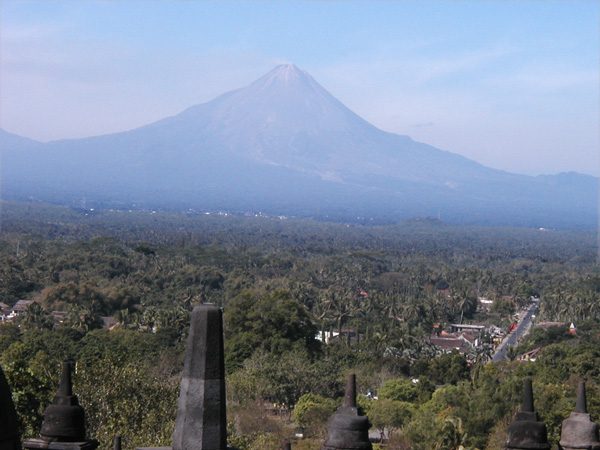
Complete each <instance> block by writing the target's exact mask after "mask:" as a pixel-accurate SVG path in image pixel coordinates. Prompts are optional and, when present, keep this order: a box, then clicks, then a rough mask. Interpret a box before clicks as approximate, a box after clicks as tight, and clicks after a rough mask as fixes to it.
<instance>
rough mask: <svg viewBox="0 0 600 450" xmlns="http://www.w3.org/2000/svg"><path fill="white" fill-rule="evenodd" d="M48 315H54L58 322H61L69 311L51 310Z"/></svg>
mask: <svg viewBox="0 0 600 450" xmlns="http://www.w3.org/2000/svg"><path fill="white" fill-rule="evenodd" d="M50 315H51V316H52V317H54V318H55V319H56V321H57V322H58V323H63V322H64V320H65V319H66V318H67V316H68V315H69V313H68V312H66V311H52V312H51V313H50Z"/></svg>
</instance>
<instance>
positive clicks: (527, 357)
mask: <svg viewBox="0 0 600 450" xmlns="http://www.w3.org/2000/svg"><path fill="white" fill-rule="evenodd" d="M543 349H544V347H538V348H534V349H533V350H531V351H528V352H527V353H523V354H522V355H520V356H518V357H517V359H518V360H519V361H535V359H536V357H537V355H538V353H539V352H541V351H542V350H543Z"/></svg>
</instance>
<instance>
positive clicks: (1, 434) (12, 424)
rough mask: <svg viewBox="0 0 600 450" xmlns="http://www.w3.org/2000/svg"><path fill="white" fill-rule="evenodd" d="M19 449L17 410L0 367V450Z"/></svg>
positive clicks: (19, 437)
mask: <svg viewBox="0 0 600 450" xmlns="http://www.w3.org/2000/svg"><path fill="white" fill-rule="evenodd" d="M20 449H21V436H20V435H19V429H18V420H17V412H16V411H15V405H14V403H13V400H12V394H11V392H10V387H9V386H8V382H7V381H6V377H5V376H4V371H3V370H2V367H0V450H20Z"/></svg>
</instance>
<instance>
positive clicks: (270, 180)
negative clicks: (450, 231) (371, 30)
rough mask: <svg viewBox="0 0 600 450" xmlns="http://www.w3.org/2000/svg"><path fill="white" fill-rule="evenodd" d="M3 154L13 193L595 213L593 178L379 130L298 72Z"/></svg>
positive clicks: (282, 209) (304, 211) (352, 211)
mask: <svg viewBox="0 0 600 450" xmlns="http://www.w3.org/2000/svg"><path fill="white" fill-rule="evenodd" d="M0 145H2V174H3V176H2V186H3V192H4V194H5V196H6V195H8V196H9V197H11V196H12V197H14V198H23V197H27V196H35V197H37V198H42V199H45V200H57V201H69V200H70V199H71V200H72V199H77V198H80V197H82V196H85V197H87V198H88V199H89V200H94V201H97V202H103V204H129V203H132V202H135V203H138V204H144V205H149V206H154V207H161V206H163V207H164V206H165V205H168V206H172V207H201V208H207V209H210V208H224V209H239V210H252V211H254V210H263V211H269V212H272V213H276V214H296V215H313V216H315V215H316V216H320V217H323V216H328V217H335V218H338V219H342V220H350V219H353V218H356V217H357V216H368V217H373V218H375V219H378V220H398V219H404V218H407V217H411V216H416V215H435V216H437V215H440V214H441V215H443V217H444V218H445V219H447V220H451V221H455V222H462V223H486V224H494V223H496V224H520V225H528V226H544V227H550V226H578V227H582V226H594V224H595V223H596V222H595V220H596V215H597V210H596V206H597V197H598V192H597V184H598V179H597V178H595V177H587V178H585V177H583V176H581V175H577V174H568V175H565V176H547V177H528V176H522V175H514V174H510V173H507V172H503V171H498V170H494V169H490V168H487V167H484V166H482V165H480V164H478V163H476V162H474V161H471V160H468V159H466V158H464V157H462V156H459V155H455V154H452V153H449V152H445V151H442V150H439V149H437V148H434V147H431V146H429V145H426V144H422V143H418V142H415V141H413V140H412V139H410V138H409V137H408V136H399V135H396V134H392V133H387V132H384V131H382V130H379V129H378V128H376V127H374V126H373V125H371V124H369V123H368V122H366V121H365V120H363V119H362V118H360V117H359V116H357V115H356V114H354V113H353V112H352V111H350V110H349V109H348V108H346V107H345V106H344V105H343V104H342V103H341V102H339V101H338V100H337V99H335V98H334V97H333V96H332V95H331V94H330V93H328V92H327V91H326V90H325V89H324V88H323V87H321V86H320V85H319V84H318V83H317V82H316V81H315V80H314V79H313V78H312V77H311V76H310V75H308V74H307V73H306V72H304V71H301V70H299V69H298V68H297V67H296V66H294V65H282V66H278V67H276V68H275V69H274V70H272V71H271V72H269V73H268V74H266V75H264V76H263V77H261V78H259V79H258V80H256V81H255V82H254V83H252V84H250V85H249V86H247V87H245V88H242V89H238V90H235V91H231V92H228V93H225V94H223V95H221V96H219V97H217V98H215V99H214V100H212V101H210V102H208V103H205V104H201V105H196V106H193V107H191V108H188V109H187V110H185V111H183V112H182V113H180V114H178V115H176V116H173V117H169V118H166V119H163V120H160V121H157V122H155V123H152V124H150V125H147V126H144V127H141V128H137V129H134V130H131V131H127V132H122V133H116V134H111V135H105V136H97V137H91V138H86V139H73V140H61V141H54V142H50V143H46V144H42V143H39V142H35V141H31V140H27V139H25V138H19V137H16V136H14V135H10V134H9V133H6V132H3V134H2V135H1V136H0ZM594 187H595V188H594ZM571 216H572V217H571Z"/></svg>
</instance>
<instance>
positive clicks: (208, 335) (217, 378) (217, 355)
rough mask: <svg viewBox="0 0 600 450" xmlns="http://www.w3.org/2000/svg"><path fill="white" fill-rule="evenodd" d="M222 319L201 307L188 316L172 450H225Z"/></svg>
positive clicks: (214, 310) (216, 312)
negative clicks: (188, 327)
mask: <svg viewBox="0 0 600 450" xmlns="http://www.w3.org/2000/svg"><path fill="white" fill-rule="evenodd" d="M225 408H226V401H225V357H224V350H223V318H222V312H221V310H220V309H219V308H216V307H214V306H208V305H202V306H198V307H196V308H194V310H193V311H192V314H191V324H190V334H189V336H188V342H187V348H186V355H185V362H184V367H183V377H182V380H181V390H180V393H179V403H178V407H177V419H176V422H175V433H174V435H173V450H224V449H225V448H227V418H226V409H225Z"/></svg>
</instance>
